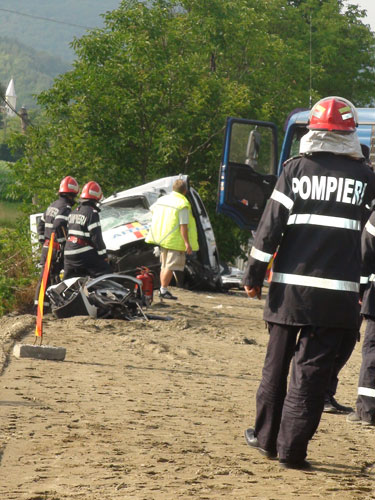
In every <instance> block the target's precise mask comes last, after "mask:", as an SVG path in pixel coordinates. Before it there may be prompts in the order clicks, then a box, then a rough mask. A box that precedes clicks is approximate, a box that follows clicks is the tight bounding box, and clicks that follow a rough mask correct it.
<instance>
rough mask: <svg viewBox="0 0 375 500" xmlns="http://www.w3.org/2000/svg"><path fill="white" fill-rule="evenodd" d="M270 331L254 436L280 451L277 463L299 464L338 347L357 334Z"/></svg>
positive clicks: (273, 327) (313, 428)
mask: <svg viewBox="0 0 375 500" xmlns="http://www.w3.org/2000/svg"><path fill="white" fill-rule="evenodd" d="M268 326H269V333H270V337H269V342H268V347H267V354H266V359H265V362H264V366H263V372H262V381H261V383H260V386H259V388H258V391H257V395H256V422H255V435H256V436H257V437H258V441H259V444H260V446H261V447H262V448H264V449H265V450H268V451H272V452H278V454H279V458H280V459H286V460H290V461H300V460H303V459H304V458H305V457H306V454H307V446H308V442H309V440H310V439H311V438H312V436H313V435H314V433H315V431H316V429H317V427H318V425H319V422H320V418H321V414H322V411H323V405H324V397H325V393H326V390H327V383H328V381H329V380H330V378H331V375H332V370H333V366H334V361H335V357H336V356H337V354H338V352H339V350H340V345H341V343H342V341H343V339H344V338H345V336H346V335H348V336H350V337H354V338H356V335H357V330H354V329H353V330H343V329H342V328H337V329H336V328H327V327H316V326H311V325H308V326H302V327H301V326H290V325H278V324H273V323H269V325H268ZM291 362H292V372H291V376H290V381H289V387H288V388H287V378H288V373H289V367H290V363H291Z"/></svg>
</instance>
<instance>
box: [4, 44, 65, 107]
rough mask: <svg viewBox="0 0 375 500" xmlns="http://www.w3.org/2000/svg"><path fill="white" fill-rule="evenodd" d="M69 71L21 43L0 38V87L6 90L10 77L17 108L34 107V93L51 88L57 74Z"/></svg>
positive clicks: (45, 54) (48, 56)
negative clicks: (12, 79)
mask: <svg viewBox="0 0 375 500" xmlns="http://www.w3.org/2000/svg"><path fill="white" fill-rule="evenodd" d="M68 69H69V64H68V63H66V62H64V61H62V60H61V59H60V58H58V57H54V56H51V55H50V54H47V53H45V52H37V51H36V50H34V49H32V48H29V47H27V46H25V45H22V44H21V43H19V42H17V41H15V40H11V39H7V38H0V84H1V85H2V86H3V87H4V88H5V89H6V87H7V86H8V83H9V81H10V79H11V78H14V82H15V89H16V94H17V109H19V108H20V107H21V106H26V107H27V108H31V107H34V106H35V99H34V98H33V97H32V94H38V93H40V92H41V91H42V90H45V89H47V88H49V87H50V86H51V85H52V82H53V79H54V78H55V76H57V75H58V74H61V73H64V72H66V71H67V70H68Z"/></svg>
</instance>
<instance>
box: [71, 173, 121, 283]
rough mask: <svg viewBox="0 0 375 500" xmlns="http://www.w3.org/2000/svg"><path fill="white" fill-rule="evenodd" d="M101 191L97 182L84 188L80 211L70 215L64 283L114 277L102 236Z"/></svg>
mask: <svg viewBox="0 0 375 500" xmlns="http://www.w3.org/2000/svg"><path fill="white" fill-rule="evenodd" d="M101 198H102V190H101V187H100V186H99V184H98V183H97V182H94V181H90V182H88V183H87V184H85V185H84V186H83V189H82V193H81V196H80V200H79V205H78V207H77V208H76V209H75V210H73V212H72V213H71V214H70V215H69V220H68V239H67V243H66V246H65V252H64V279H68V278H73V277H77V276H90V277H96V276H101V275H102V274H107V273H108V274H111V273H112V272H113V270H112V268H111V266H110V265H109V264H108V262H107V251H106V248H105V244H104V241H103V236H102V228H101V225H100V219H99V211H100V210H99V207H98V203H99V201H100V200H101Z"/></svg>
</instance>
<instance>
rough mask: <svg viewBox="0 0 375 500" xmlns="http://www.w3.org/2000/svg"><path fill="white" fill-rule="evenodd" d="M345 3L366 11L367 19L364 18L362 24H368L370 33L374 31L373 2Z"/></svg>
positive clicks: (374, 9) (374, 8) (353, 1)
mask: <svg viewBox="0 0 375 500" xmlns="http://www.w3.org/2000/svg"><path fill="white" fill-rule="evenodd" d="M345 3H347V4H348V3H351V4H354V5H358V6H359V7H360V8H361V9H365V10H367V18H364V19H363V22H364V23H365V24H369V25H370V26H371V29H372V31H375V0H350V1H346V2H345Z"/></svg>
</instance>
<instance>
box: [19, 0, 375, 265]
mask: <svg viewBox="0 0 375 500" xmlns="http://www.w3.org/2000/svg"><path fill="white" fill-rule="evenodd" d="M342 7H343V6H342V2H338V1H336V0H326V1H324V2H323V1H318V0H305V1H304V2H302V1H301V2H299V3H298V2H288V1H287V0H267V1H266V0H262V1H260V0H259V1H258V0H225V1H224V0H155V1H154V2H152V3H145V2H140V1H136V0H123V1H122V2H121V4H120V6H119V8H118V9H116V10H114V11H113V12H110V13H108V14H107V15H106V18H105V27H104V28H103V29H96V30H93V31H91V32H88V33H87V34H86V35H85V36H83V37H82V38H81V39H79V40H75V42H74V44H73V46H74V49H75V51H76V60H75V63H74V66H73V69H72V70H71V71H69V72H68V73H66V74H64V75H62V76H60V77H59V78H57V79H56V80H55V83H54V86H53V87H52V88H51V89H50V90H48V91H45V92H43V93H42V94H41V95H40V96H39V99H38V102H39V104H40V105H41V107H42V109H43V110H44V112H45V118H44V120H45V121H44V122H43V123H40V125H39V126H37V127H33V128H31V129H30V132H29V135H28V137H26V138H25V137H22V138H18V139H17V141H18V146H20V145H22V146H23V148H24V155H25V156H24V159H23V160H22V161H19V162H17V164H16V172H17V183H16V184H15V185H14V190H15V191H16V190H17V189H20V190H22V192H23V193H24V195H25V196H26V197H27V198H28V199H31V198H32V197H33V196H34V197H35V195H37V196H38V199H39V202H40V205H41V208H42V207H44V206H45V203H47V201H50V200H51V198H52V197H53V196H54V195H55V191H56V189H57V187H58V183H59V181H60V179H61V178H62V177H63V176H65V175H67V174H71V175H74V176H76V177H77V179H78V180H79V182H80V183H81V185H82V184H83V183H84V182H86V181H87V180H89V179H94V180H97V181H98V182H99V183H101V184H102V187H103V189H104V192H105V194H111V193H112V192H114V191H116V190H121V189H125V188H129V187H133V186H135V185H137V184H140V183H143V182H145V181H149V180H152V179H155V178H158V177H164V176H168V175H173V174H178V173H186V174H189V175H190V178H191V180H192V182H193V183H194V185H195V187H196V188H197V189H198V190H199V191H200V193H201V194H202V196H203V198H204V201H205V202H206V204H207V206H208V209H209V211H210V215H211V217H212V218H213V220H214V223H215V232H216V235H217V239H218V243H219V249H220V250H221V253H222V254H223V256H224V257H225V258H226V259H228V258H230V257H231V256H234V255H236V254H238V253H239V252H240V245H241V242H242V241H244V240H246V239H247V238H248V234H247V233H245V232H243V231H239V230H237V229H234V228H233V227H232V223H231V222H229V221H228V220H226V219H225V218H223V217H217V216H216V215H215V202H216V185H217V174H218V166H219V162H220V156H221V149H222V142H223V133H222V131H223V128H224V124H225V118H226V116H228V115H232V116H241V117H249V118H250V117H251V118H257V119H266V120H273V121H275V122H276V123H277V124H279V125H282V124H283V121H284V120H285V117H286V116H287V115H288V114H289V112H290V110H291V109H293V108H295V107H300V106H304V107H307V106H308V104H309V96H310V92H311V93H312V96H313V98H314V100H315V99H317V98H318V97H320V96H324V95H329V94H336V95H343V96H345V97H347V98H349V99H352V100H354V102H356V103H361V104H367V103H369V102H370V100H371V98H372V97H373V94H372V80H371V79H372V77H373V73H374V55H373V53H374V50H373V49H374V38H373V35H372V34H371V32H370V30H369V29H368V28H367V27H366V26H365V25H363V23H362V21H361V16H362V14H363V13H361V11H360V10H358V8H357V7H353V6H350V7H349V9H348V10H347V11H346V12H345V14H344V13H343V8H342ZM310 27H311V31H310ZM310 33H311V38H310ZM310 40H311V46H312V52H311V54H312V59H311V61H310ZM341 54H344V55H343V56H342V55H341ZM310 74H311V75H312V78H311V85H310ZM310 87H311V88H310Z"/></svg>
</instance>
